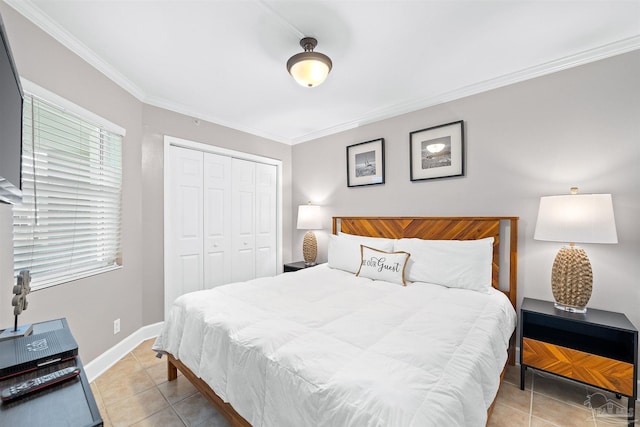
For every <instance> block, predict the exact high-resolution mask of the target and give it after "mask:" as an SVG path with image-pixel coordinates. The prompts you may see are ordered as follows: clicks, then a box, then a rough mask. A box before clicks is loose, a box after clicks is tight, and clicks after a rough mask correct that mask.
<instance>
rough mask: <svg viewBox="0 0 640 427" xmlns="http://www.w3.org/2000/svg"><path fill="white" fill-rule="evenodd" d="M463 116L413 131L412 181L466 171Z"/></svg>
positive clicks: (411, 138)
mask: <svg viewBox="0 0 640 427" xmlns="http://www.w3.org/2000/svg"><path fill="white" fill-rule="evenodd" d="M463 127H464V126H463V122H462V120H460V121H458V122H453V123H447V124H446V125H440V126H434V127H431V128H427V129H422V130H417V131H414V132H411V133H410V134H409V144H410V145H409V152H410V160H409V162H410V168H411V181H420V180H423V179H434V178H444V177H449V176H461V175H464V129H463Z"/></svg>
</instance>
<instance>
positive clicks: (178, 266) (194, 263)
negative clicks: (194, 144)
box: [165, 146, 204, 313]
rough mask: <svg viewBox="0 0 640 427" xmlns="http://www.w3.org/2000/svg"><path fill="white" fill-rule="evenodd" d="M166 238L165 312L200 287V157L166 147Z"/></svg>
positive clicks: (199, 153)
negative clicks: (167, 279) (174, 302)
mask: <svg viewBox="0 0 640 427" xmlns="http://www.w3.org/2000/svg"><path fill="white" fill-rule="evenodd" d="M169 157H170V158H169V159H168V160H169V168H170V169H169V171H170V172H169V173H170V178H169V179H170V184H169V191H170V194H168V195H165V197H169V198H170V204H171V207H170V209H169V212H167V213H166V214H167V215H169V220H168V221H169V222H168V224H169V227H168V234H169V236H168V237H169V238H168V239H167V244H168V249H169V260H168V261H169V263H168V265H166V266H165V268H166V269H168V274H167V277H168V278H169V281H170V283H165V309H166V310H165V312H166V313H168V312H169V310H168V309H169V308H170V307H171V304H172V303H173V301H174V300H175V299H176V298H177V297H179V296H180V295H182V294H184V293H187V292H192V291H197V290H200V289H202V286H203V273H204V271H203V250H202V248H203V228H202V216H203V206H202V193H203V181H202V176H203V175H202V173H203V157H202V153H201V152H199V151H194V150H188V149H185V148H179V147H173V146H172V147H170V156H169Z"/></svg>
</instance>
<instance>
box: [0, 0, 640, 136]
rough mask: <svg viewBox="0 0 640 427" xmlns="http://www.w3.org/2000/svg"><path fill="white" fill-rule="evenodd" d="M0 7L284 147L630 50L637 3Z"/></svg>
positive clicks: (22, 0) (84, 2) (130, 85)
mask: <svg viewBox="0 0 640 427" xmlns="http://www.w3.org/2000/svg"><path fill="white" fill-rule="evenodd" d="M5 1H6V2H7V3H8V4H10V5H11V6H12V7H14V8H15V9H16V10H18V11H19V12H20V13H22V14H23V15H24V16H26V17H27V18H29V19H30V20H31V21H33V22H34V23H35V24H37V25H38V26H40V27H41V28H43V29H44V30H45V31H47V32H48V33H49V34H51V35H52V36H53V37H55V38H56V39H57V40H59V41H60V42H62V43H63V44H65V45H66V46H67V47H69V48H70V49H71V50H73V51H74V52H76V53H77V54H79V55H80V56H81V57H83V58H84V59H86V60H87V61H88V62H90V63H91V64H93V65H94V66H95V67H96V68H98V69H99V70H101V71H102V72H103V73H104V74H105V75H107V76H108V77H109V78H111V79H112V80H114V81H115V82H116V83H118V84H119V85H121V86H122V87H123V88H125V89H126V90H128V91H129V92H130V93H132V94H133V95H134V96H136V97H137V98H138V99H140V100H141V101H143V102H145V103H148V104H152V105H156V106H159V107H163V108H167V109H169V110H173V111H177V112H180V113H184V114H187V115H190V116H193V117H195V118H199V119H205V120H209V121H212V122H215V123H218V124H221V125H225V126H229V127H232V128H235V129H239V130H242V131H245V132H249V133H252V134H255V135H259V136H263V137H267V138H270V139H273V140H276V141H280V142H285V143H291V144H295V143H298V142H303V141H308V140H311V139H314V138H317V137H320V136H324V135H329V134H332V133H335V132H339V131H342V130H346V129H349V128H353V127H356V126H359V125H362V124H364V123H369V122H372V121H375V120H380V119H383V118H387V117H392V116H395V115H398V114H402V113H406V112H409V111H415V110H417V109H420V108H424V107H427V106H430V105H434V104H438V103H441V102H445V101H448V100H452V99H456V98H459V97H462V96H466V95H470V94H473V93H477V92H481V91H484V90H488V89H492V88H495V87H499V86H503V85H505V84H509V83H513V82H517V81H521V80H524V79H527V78H532V77H536V76H539V75H542V74H546V73H549V72H553V71H558V70H561V69H564V68H567V67H571V66H575V65H579V64H582V63H586V62H590V61H593V60H597V59H601V58H605V57H608V56H612V55H615V54H619V53H623V52H627V51H630V50H634V49H640V0H633V1H614V0H602V1H578V0H574V1H571V0H564V1H478V0H476V1H454V0H450V1H446V0H441V1H398V0H387V1H356V0H352V1H336V0H334V1H303V0H297V1H260V0H245V1H241V0H226V1H223V0H208V1H207V0H201V1H186V0H183V1H178V0H173V1H170V0H169V1H167V0H165V1H151V0H146V1H144V0H138V1H105V0H5ZM303 36H313V37H316V38H317V39H318V46H317V48H316V51H319V52H322V53H324V54H326V55H328V56H329V57H330V58H331V59H332V60H333V64H334V66H333V70H332V71H331V74H330V75H329V77H328V79H327V80H326V81H325V83H323V84H322V85H320V86H318V87H315V88H304V87H301V86H299V85H298V84H297V83H295V81H294V80H293V79H292V78H291V76H289V74H288V73H287V70H286V67H285V64H286V62H287V59H288V58H289V57H290V56H292V55H294V54H296V53H298V52H301V51H302V49H301V48H300V46H299V40H300V39H301V38H302V37H303Z"/></svg>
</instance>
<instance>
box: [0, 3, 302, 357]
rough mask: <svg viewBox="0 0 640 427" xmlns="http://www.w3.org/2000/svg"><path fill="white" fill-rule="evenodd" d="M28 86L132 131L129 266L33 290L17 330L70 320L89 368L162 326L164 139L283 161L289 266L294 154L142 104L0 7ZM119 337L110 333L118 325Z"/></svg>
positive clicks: (2, 309) (127, 183)
mask: <svg viewBox="0 0 640 427" xmlns="http://www.w3.org/2000/svg"><path fill="white" fill-rule="evenodd" d="M0 13H1V14H2V17H3V20H4V22H5V26H6V28H7V32H8V35H9V39H10V43H11V47H12V50H13V53H14V57H15V58H14V59H15V61H16V65H17V67H18V70H19V72H20V74H21V76H23V77H24V78H27V79H28V80H31V81H32V82H34V83H36V84H38V85H40V86H42V87H44V88H45V89H48V90H50V91H52V92H54V93H56V94H58V95H60V96H62V97H64V98H66V99H68V100H70V101H72V102H74V103H76V104H78V105H80V106H81V107H84V108H86V109H88V110H90V111H92V112H94V113H96V114H98V115H100V116H102V117H104V118H106V119H108V120H110V121H112V122H114V123H116V124H118V125H120V126H122V127H124V128H125V129H126V130H127V135H126V137H125V139H124V143H123V262H124V264H123V268H122V269H120V270H118V271H114V272H109V273H104V274H100V275H96V276H93V277H90V278H87V279H82V280H78V281H74V282H71V283H66V284H62V285H59V286H55V287H52V288H47V289H43V290H39V291H35V292H32V293H31V295H30V297H29V298H28V300H29V304H30V305H29V309H28V310H27V311H25V312H24V313H23V315H21V317H20V323H28V322H38V321H43V320H48V319H52V318H57V317H66V318H67V319H68V320H69V324H70V326H71V329H72V331H73V334H74V336H75V338H76V340H77V341H78V344H79V346H80V355H81V357H82V359H83V360H84V362H85V363H86V362H89V361H91V360H93V359H94V358H95V357H97V356H98V355H100V354H102V353H103V352H104V351H106V350H108V349H109V348H111V347H113V346H114V345H115V344H116V343H118V342H119V341H120V340H122V339H123V338H125V337H127V336H128V335H130V334H131V333H133V332H135V331H137V330H138V329H140V328H141V327H143V326H145V325H149V324H153V323H155V322H159V321H162V320H163V318H164V278H163V274H164V273H163V225H162V221H163V215H162V211H163V203H164V198H163V135H165V134H167V135H171V136H175V137H179V138H184V139H190V140H193V141H198V142H202V143H206V144H213V145H217V146H220V147H224V148H229V149H233V150H236V151H242V152H246V153H251V154H257V155H261V156H265V157H271V158H275V159H279V160H281V161H282V162H283V186H282V188H283V193H284V194H283V259H284V260H285V261H290V259H291V252H290V251H291V147H290V146H288V145H285V144H281V143H277V142H273V141H270V140H266V139H264V138H259V137H256V136H253V135H249V134H246V133H243V132H239V131H235V130H232V129H229V128H225V127H222V126H218V125H214V124H211V123H207V122H204V121H201V122H200V123H199V125H196V123H195V122H194V120H193V119H192V118H190V117H187V116H183V115H180V114H176V113H173V112H170V111H166V110H163V109H160V108H155V107H151V106H148V105H146V104H143V103H142V102H140V101H139V100H137V99H135V98H134V97H132V96H131V95H129V94H128V93H127V92H125V91H124V90H123V89H121V88H120V87H119V86H117V85H116V84H115V83H113V82H112V81H111V80H109V79H108V78H106V77H105V76H104V75H103V74H101V73H100V72H98V71H97V70H96V69H94V68H93V67H92V66H90V65H89V64H87V63H86V62H84V61H83V60H82V59H81V58H79V57H78V56H76V55H75V54H74V53H72V52H70V51H69V50H68V49H66V48H65V47H63V46H62V45H60V44H59V43H58V42H56V41H55V40H54V39H53V38H51V37H49V36H48V35H47V34H45V33H44V32H43V31H41V30H40V29H38V28H37V27H36V26H35V25H33V24H32V23H31V22H29V21H28V20H26V19H25V18H24V17H22V16H21V15H20V14H18V13H17V12H15V11H14V10H13V9H12V8H11V7H9V6H7V5H6V4H5V3H4V2H0ZM10 236H11V207H10V206H8V205H2V204H0V329H2V328H4V327H6V326H8V325H12V324H13V310H12V307H11V304H10V301H11V294H10V290H11V288H12V285H13V280H14V279H13V277H12V276H13V272H12V265H11V259H12V245H11V242H10V238H11V237H10ZM116 318H120V319H121V332H120V334H119V335H113V321H114V320H115V319H116Z"/></svg>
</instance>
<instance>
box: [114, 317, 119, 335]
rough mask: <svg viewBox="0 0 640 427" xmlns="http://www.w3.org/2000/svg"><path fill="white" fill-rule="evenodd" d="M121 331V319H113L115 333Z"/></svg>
mask: <svg viewBox="0 0 640 427" xmlns="http://www.w3.org/2000/svg"><path fill="white" fill-rule="evenodd" d="M119 332H120V319H116V320H114V321H113V335H115V334H117V333H119Z"/></svg>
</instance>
